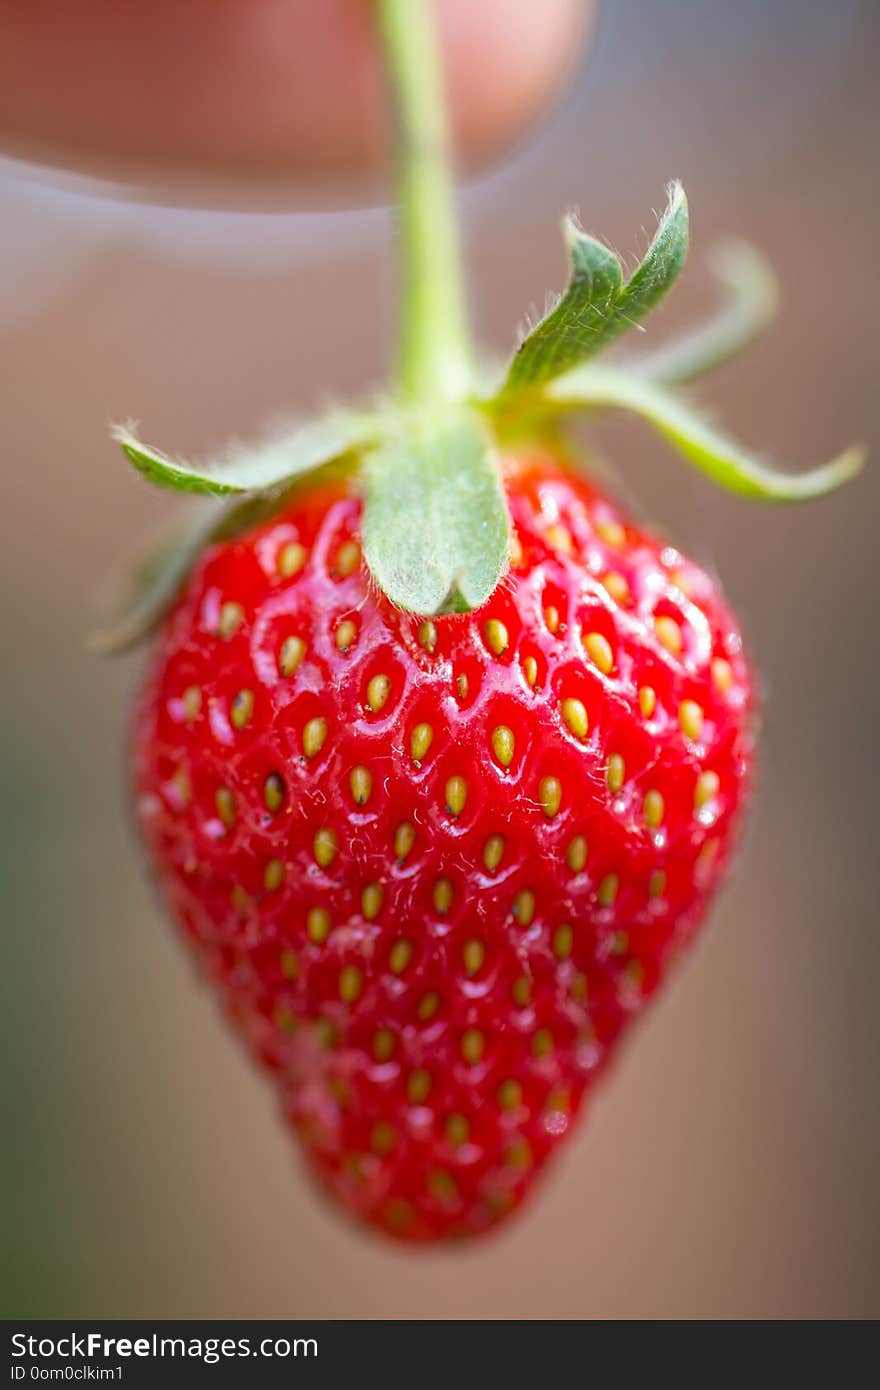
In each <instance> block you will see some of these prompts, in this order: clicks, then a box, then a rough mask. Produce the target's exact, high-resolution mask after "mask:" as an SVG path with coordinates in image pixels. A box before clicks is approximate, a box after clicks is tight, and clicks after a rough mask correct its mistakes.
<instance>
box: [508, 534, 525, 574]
mask: <svg viewBox="0 0 880 1390" xmlns="http://www.w3.org/2000/svg"><path fill="white" fill-rule="evenodd" d="M507 553H508V556H509V557H510V563H511V564H512V565H513V567H514V569H516V568H517V567H518V566H519V565H521V564H522V562H523V548H522V542H521V541H520V538H519V536H514V535H511V537H510V545H509V546H508V551H507Z"/></svg>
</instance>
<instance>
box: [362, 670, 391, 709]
mask: <svg viewBox="0 0 880 1390" xmlns="http://www.w3.org/2000/svg"><path fill="white" fill-rule="evenodd" d="M390 694H391V682H390V680H389V679H388V677H387V676H384V675H379V676H373V678H372V680H371V681H370V683H369V685H368V686H367V704H368V705H369V706H370V709H371V710H372V711H373V713H374V714H378V713H379V710H380V709H383V708H384V706H385V703H386V701H387V699H388V696H389V695H390Z"/></svg>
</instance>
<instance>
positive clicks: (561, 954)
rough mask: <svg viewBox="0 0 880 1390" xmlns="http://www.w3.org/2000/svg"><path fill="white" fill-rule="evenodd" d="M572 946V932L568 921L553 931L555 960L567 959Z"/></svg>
mask: <svg viewBox="0 0 880 1390" xmlns="http://www.w3.org/2000/svg"><path fill="white" fill-rule="evenodd" d="M573 946H574V932H573V931H572V928H571V926H570V925H569V923H568V922H564V923H563V925H562V926H561V927H557V928H556V930H555V932H554V933H553V954H554V956H556V958H557V960H567V959H568V957H569V956H570V955H571V951H572V947H573Z"/></svg>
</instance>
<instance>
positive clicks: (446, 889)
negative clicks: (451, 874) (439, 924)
mask: <svg viewBox="0 0 880 1390" xmlns="http://www.w3.org/2000/svg"><path fill="white" fill-rule="evenodd" d="M433 896H434V907H435V908H436V910H437V911H438V912H439V913H440V916H441V917H442V916H443V915H444V913H446V912H448V911H449V909H450V907H451V906H452V884H451V883H450V882H449V879H448V878H438V880H437V882H436V883H435V884H434V894H433Z"/></svg>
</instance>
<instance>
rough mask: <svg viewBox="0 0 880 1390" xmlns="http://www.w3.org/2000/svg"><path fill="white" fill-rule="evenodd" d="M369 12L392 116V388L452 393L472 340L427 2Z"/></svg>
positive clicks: (436, 397) (396, 1) (407, 0)
mask: <svg viewBox="0 0 880 1390" xmlns="http://www.w3.org/2000/svg"><path fill="white" fill-rule="evenodd" d="M377 16H378V27H379V34H380V38H381V43H382V49H383V53H384V59H385V67H386V71H387V77H388V83H389V87H390V91H391V96H392V100H393V103H394V112H395V121H396V141H397V149H396V158H397V179H398V188H399V194H400V228H399V236H400V247H399V257H400V277H401V287H400V291H401V302H400V320H399V360H398V368H397V378H398V385H399V388H400V391H401V393H402V394H403V395H404V396H406V397H408V398H409V399H410V400H415V401H419V402H432V401H433V402H437V401H448V400H451V399H454V398H459V399H460V398H461V397H462V396H463V395H464V394H465V393H466V391H467V387H468V382H469V378H470V343H469V334H468V326H467V313H466V308H465V296H464V289H463V284H462V276H461V265H460V256H459V245H458V229H457V226H456V220H455V205H454V199H453V187H452V178H451V174H450V169H449V158H448V144H449V141H448V130H447V121H446V110H445V104H444V99H443V76H442V71H441V65H440V59H439V55H438V51H437V42H436V34H435V31H434V25H433V23H432V19H431V15H430V13H429V5H428V4H427V3H426V0H378V3H377Z"/></svg>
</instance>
